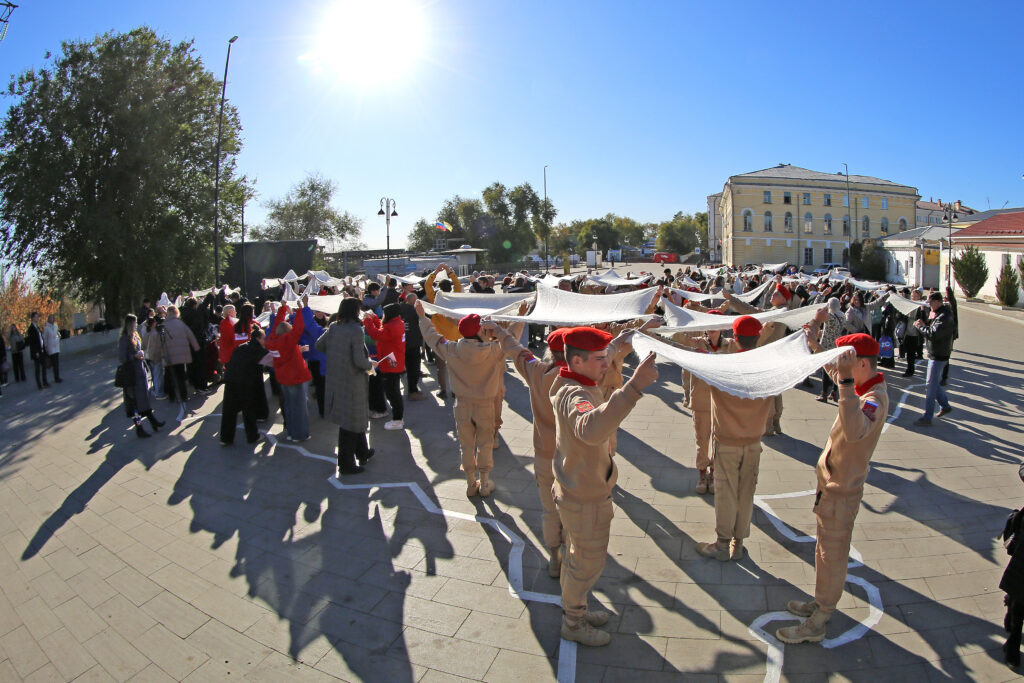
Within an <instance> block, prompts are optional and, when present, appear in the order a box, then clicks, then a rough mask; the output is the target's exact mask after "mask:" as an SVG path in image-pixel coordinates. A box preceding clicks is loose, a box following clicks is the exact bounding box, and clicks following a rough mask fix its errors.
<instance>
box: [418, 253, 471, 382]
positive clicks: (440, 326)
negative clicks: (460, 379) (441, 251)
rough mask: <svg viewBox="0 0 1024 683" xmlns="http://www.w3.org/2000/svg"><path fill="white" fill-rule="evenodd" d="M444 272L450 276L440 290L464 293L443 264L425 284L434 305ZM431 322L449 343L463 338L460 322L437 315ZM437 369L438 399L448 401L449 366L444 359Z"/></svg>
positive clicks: (424, 286) (449, 269)
mask: <svg viewBox="0 0 1024 683" xmlns="http://www.w3.org/2000/svg"><path fill="white" fill-rule="evenodd" d="M442 271H444V272H445V273H446V274H447V275H448V279H447V280H441V282H440V284H439V285H438V289H440V290H441V291H442V292H445V293H446V294H450V293H452V292H454V293H456V294H458V293H461V292H462V283H461V282H459V277H458V276H457V275H456V274H455V271H454V270H452V269H451V268H450V267H449V266H448V265H447V264H445V263H442V264H441V265H439V266H438V267H437V268H435V269H434V272H433V273H431V274H430V275H429V276H428V277H427V280H426V282H424V283H423V292H424V294H426V296H427V302H428V303H434V299H435V298H436V297H437V292H435V291H434V280H435V279H437V276H438V275H440V274H441V272H442ZM430 322H431V323H432V324H433V325H434V329H435V330H437V333H438V334H439V335H441V336H442V337H444V338H445V339H447V340H448V341H451V342H455V341H458V340H459V339H461V338H462V335H460V334H459V325H458V321H456V320H453V319H451V318H448V317H446V316H443V315H440V314H437V315H433V316H431V318H430ZM435 367H436V368H437V384H438V386H440V387H441V389H440V391H438V392H437V395H438V398H440V399H441V400H444V401H447V400H448V398H449V397H450V396H451V393H452V392H451V391H449V390H448V372H447V364H446V363H445V360H444V359H443V358H440V359H435Z"/></svg>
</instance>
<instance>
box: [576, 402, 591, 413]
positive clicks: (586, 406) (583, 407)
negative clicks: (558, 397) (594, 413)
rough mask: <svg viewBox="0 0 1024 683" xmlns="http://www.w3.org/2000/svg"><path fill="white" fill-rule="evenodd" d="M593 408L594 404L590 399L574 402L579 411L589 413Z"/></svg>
mask: <svg viewBox="0 0 1024 683" xmlns="http://www.w3.org/2000/svg"><path fill="white" fill-rule="evenodd" d="M593 409H594V404H593V403H591V402H590V401H579V402H577V403H576V410H577V411H579V412H581V413H589V412H590V411H591V410H593Z"/></svg>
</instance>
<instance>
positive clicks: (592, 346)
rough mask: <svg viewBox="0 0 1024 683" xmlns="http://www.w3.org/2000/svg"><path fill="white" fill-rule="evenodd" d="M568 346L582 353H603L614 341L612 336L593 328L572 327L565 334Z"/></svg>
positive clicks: (564, 337)
mask: <svg viewBox="0 0 1024 683" xmlns="http://www.w3.org/2000/svg"><path fill="white" fill-rule="evenodd" d="M562 338H563V339H564V341H565V345H566V346H571V347H573V348H576V349H580V350H581V351H601V350H602V349H605V348H607V346H608V344H609V343H611V341H612V335H610V334H608V333H607V332H605V331H604V330H598V329H595V328H593V327H572V328H570V329H568V330H566V331H565V332H564V333H563V337H562Z"/></svg>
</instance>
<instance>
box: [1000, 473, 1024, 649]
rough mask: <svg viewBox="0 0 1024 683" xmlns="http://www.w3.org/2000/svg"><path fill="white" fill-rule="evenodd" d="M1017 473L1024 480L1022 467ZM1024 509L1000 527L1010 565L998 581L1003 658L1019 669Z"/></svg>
mask: <svg viewBox="0 0 1024 683" xmlns="http://www.w3.org/2000/svg"><path fill="white" fill-rule="evenodd" d="M1017 474H1018V475H1019V476H1020V478H1021V481H1024V465H1021V468H1020V469H1019V470H1018V472H1017ZM1022 527H1024V510H1014V511H1013V512H1012V513H1010V516H1009V517H1008V518H1007V520H1006V526H1005V527H1004V528H1003V543H1004V544H1005V546H1006V554H1007V555H1009V556H1010V563H1009V564H1008V565H1007V566H1006V571H1004V572H1003V578H1002V579H1001V580H1000V581H999V590H1001V591H1003V592H1004V593H1006V595H1005V596H1004V597H1003V603H1004V604H1005V605H1006V616H1005V617H1004V619H1003V626H1004V628H1005V629H1006V632H1007V636H1006V643H1005V644H1004V645H1003V655H1004V656H1005V658H1006V663H1007V664H1009V665H1010V666H1013V667H1017V666H1020V638H1021V629H1022V627H1024V532H1022V531H1021V528H1022Z"/></svg>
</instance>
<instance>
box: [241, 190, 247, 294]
mask: <svg viewBox="0 0 1024 683" xmlns="http://www.w3.org/2000/svg"><path fill="white" fill-rule="evenodd" d="M247 289H248V288H247V287H246V286H245V193H244V192H243V193H242V296H245V295H247V294H248V292H247Z"/></svg>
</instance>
